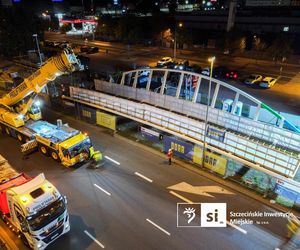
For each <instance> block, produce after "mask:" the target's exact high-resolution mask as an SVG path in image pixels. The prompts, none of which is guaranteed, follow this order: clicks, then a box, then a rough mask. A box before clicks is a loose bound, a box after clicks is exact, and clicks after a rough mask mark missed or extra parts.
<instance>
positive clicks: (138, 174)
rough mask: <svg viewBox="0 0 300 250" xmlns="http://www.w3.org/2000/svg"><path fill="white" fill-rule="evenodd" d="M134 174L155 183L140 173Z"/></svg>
mask: <svg viewBox="0 0 300 250" xmlns="http://www.w3.org/2000/svg"><path fill="white" fill-rule="evenodd" d="M134 174H135V175H137V176H139V177H141V178H143V179H144V180H146V181H149V182H153V180H151V179H150V178H148V177H146V176H145V175H142V174H140V173H139V172H134Z"/></svg>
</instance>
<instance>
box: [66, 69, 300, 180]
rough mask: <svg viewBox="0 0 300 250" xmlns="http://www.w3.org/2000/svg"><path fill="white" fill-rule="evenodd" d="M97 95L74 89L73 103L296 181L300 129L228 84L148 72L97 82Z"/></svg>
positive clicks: (163, 71) (184, 74)
mask: <svg viewBox="0 0 300 250" xmlns="http://www.w3.org/2000/svg"><path fill="white" fill-rule="evenodd" d="M95 89H96V91H91V90H86V89H81V88H76V87H71V88H70V98H69V99H72V100H74V101H76V102H78V103H82V104H86V105H89V106H92V107H95V108H98V109H102V110H106V111H109V112H112V113H115V114H118V115H121V116H125V117H128V118H130V119H133V120H136V121H138V122H140V123H143V124H147V125H150V126H152V127H155V128H158V129H160V130H162V131H166V132H168V133H171V134H174V135H176V136H178V137H181V138H184V139H185V140H188V141H191V142H193V143H195V144H198V145H203V144H204V142H206V148H208V149H210V150H212V151H214V152H216V153H219V154H222V155H226V156H228V157H230V158H232V159H235V160H238V161H240V162H242V163H243V164H245V165H247V166H249V167H252V168H255V169H258V170H260V171H263V172H265V173H268V174H271V175H273V176H275V177H283V176H284V177H287V178H293V177H294V176H295V174H296V172H297V170H298V168H299V164H300V133H299V129H298V128H297V127H296V126H294V125H293V124H291V123H290V122H289V121H287V120H286V119H285V118H284V117H283V116H281V115H280V114H278V113H277V112H276V111H274V110H273V109H272V108H271V107H269V106H267V105H266V104H264V103H263V102H261V101H259V100H257V99H256V98H254V97H253V96H251V95H249V94H247V93H245V92H243V91H241V90H239V89H237V88H235V87H233V86H231V85H230V84H228V83H225V82H223V81H220V80H217V79H212V81H211V91H209V89H210V88H209V77H206V76H203V75H200V74H197V73H192V72H186V71H179V70H173V69H156V68H151V69H149V68H146V69H137V70H133V71H128V72H124V73H123V75H122V78H121V79H120V80H119V81H118V82H117V83H114V82H106V81H102V80H95ZM209 92H210V93H209ZM207 111H208V112H207ZM206 118H207V119H206ZM206 120H207V121H208V123H207V125H205V124H206V123H205V121H206Z"/></svg>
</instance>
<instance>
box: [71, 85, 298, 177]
mask: <svg viewBox="0 0 300 250" xmlns="http://www.w3.org/2000/svg"><path fill="white" fill-rule="evenodd" d="M115 86H117V87H118V85H116V84H115ZM115 86H114V87H115ZM70 96H71V98H72V99H73V100H78V101H83V102H84V103H85V104H88V105H95V107H97V108H99V109H104V110H107V111H110V112H113V113H116V114H119V115H123V116H127V117H129V118H131V119H133V120H137V121H139V122H141V123H145V124H148V125H151V126H153V127H157V128H158V129H161V130H163V131H166V132H169V133H171V134H175V135H177V136H180V137H182V138H184V139H186V140H189V141H191V142H193V143H196V144H200V145H201V144H203V141H204V134H205V133H204V131H205V123H204V122H203V121H201V120H195V119H192V118H189V117H186V116H183V115H180V114H175V113H174V112H171V111H168V110H163V109H160V108H157V107H154V106H151V105H148V104H145V103H144V104H141V103H137V102H135V101H130V100H126V99H124V98H119V97H115V96H110V95H108V94H104V93H100V92H96V91H90V90H86V89H80V88H75V87H71V88H70ZM193 105H198V104H196V103H193ZM201 111H202V112H204V110H202V109H201ZM214 112H216V110H214V109H213V108H211V107H209V114H210V115H209V120H210V121H211V120H212V119H213V118H214V117H212V116H214V115H215V113H214ZM217 117H218V119H220V117H219V116H217ZM239 118H240V117H237V116H234V117H233V121H232V122H235V120H234V119H239ZM206 135H207V136H206V142H207V144H208V145H207V148H211V149H212V150H213V151H215V152H217V153H220V154H224V155H227V156H228V157H231V158H234V159H237V160H239V161H241V162H244V163H245V164H247V165H248V166H251V167H253V168H256V169H259V170H262V171H264V172H268V173H270V171H271V172H272V173H273V174H276V173H277V174H280V175H283V176H286V177H289V178H292V177H294V176H295V174H296V172H297V170H298V168H299V164H300V161H299V155H295V154H290V153H289V152H282V151H280V150H278V149H277V148H276V147H274V146H273V145H269V144H266V143H265V144H263V143H262V142H261V141H258V140H256V139H251V138H250V137H249V136H245V135H242V134H238V133H236V132H234V131H231V130H226V129H222V128H220V127H219V126H215V125H212V124H211V123H210V125H209V126H208V130H207V132H206Z"/></svg>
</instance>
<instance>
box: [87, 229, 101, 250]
mask: <svg viewBox="0 0 300 250" xmlns="http://www.w3.org/2000/svg"><path fill="white" fill-rule="evenodd" d="M84 233H85V234H86V235H87V236H89V237H90V238H91V239H92V240H93V241H95V242H96V243H97V244H98V245H99V246H100V247H102V248H104V245H103V244H102V243H101V242H99V241H98V240H97V239H96V238H95V237H94V236H93V235H91V234H90V233H89V232H88V231H86V230H84Z"/></svg>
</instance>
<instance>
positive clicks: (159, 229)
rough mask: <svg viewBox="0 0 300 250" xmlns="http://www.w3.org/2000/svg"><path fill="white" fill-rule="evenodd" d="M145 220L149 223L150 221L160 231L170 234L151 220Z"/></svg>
mask: <svg viewBox="0 0 300 250" xmlns="http://www.w3.org/2000/svg"><path fill="white" fill-rule="evenodd" d="M146 221H148V222H149V223H151V224H152V225H153V226H155V227H156V228H158V229H159V230H161V231H162V232H164V233H165V234H167V235H169V236H170V235H171V234H170V233H169V232H168V231H166V230H165V229H163V228H162V227H160V226H159V225H157V224H155V223H154V222H153V221H151V220H149V219H146Z"/></svg>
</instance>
